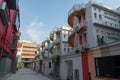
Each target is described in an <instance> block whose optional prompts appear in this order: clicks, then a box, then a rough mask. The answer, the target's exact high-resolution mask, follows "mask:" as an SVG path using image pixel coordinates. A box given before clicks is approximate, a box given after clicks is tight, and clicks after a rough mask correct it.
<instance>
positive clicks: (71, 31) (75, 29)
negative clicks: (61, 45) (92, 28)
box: [69, 21, 87, 36]
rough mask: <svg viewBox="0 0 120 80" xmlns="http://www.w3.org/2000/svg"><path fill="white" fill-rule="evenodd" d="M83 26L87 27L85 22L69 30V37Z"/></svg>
mask: <svg viewBox="0 0 120 80" xmlns="http://www.w3.org/2000/svg"><path fill="white" fill-rule="evenodd" d="M83 26H87V22H86V21H83V22H80V23H79V24H78V25H76V27H74V28H73V29H71V30H70V31H69V36H71V35H72V34H73V33H75V32H77V31H79V30H80V29H81V28H82V27H83Z"/></svg>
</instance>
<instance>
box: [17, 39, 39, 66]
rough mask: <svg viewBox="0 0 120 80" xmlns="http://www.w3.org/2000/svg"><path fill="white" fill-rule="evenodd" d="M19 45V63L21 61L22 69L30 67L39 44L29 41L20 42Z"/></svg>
mask: <svg viewBox="0 0 120 80" xmlns="http://www.w3.org/2000/svg"><path fill="white" fill-rule="evenodd" d="M18 44H19V47H20V48H19V47H18V55H21V56H20V58H21V60H20V59H18V61H19V60H20V61H21V63H22V67H30V65H31V62H32V61H33V59H34V58H35V54H36V52H37V44H36V43H34V42H31V41H27V40H20V41H19V42H18ZM20 45H21V46H20Z"/></svg>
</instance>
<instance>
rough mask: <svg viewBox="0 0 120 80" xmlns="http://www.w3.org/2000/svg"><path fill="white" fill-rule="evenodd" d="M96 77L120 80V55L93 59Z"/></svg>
mask: <svg viewBox="0 0 120 80" xmlns="http://www.w3.org/2000/svg"><path fill="white" fill-rule="evenodd" d="M95 68H96V75H97V76H100V77H108V78H117V79H120V55H117V56H109V57H100V58H95Z"/></svg>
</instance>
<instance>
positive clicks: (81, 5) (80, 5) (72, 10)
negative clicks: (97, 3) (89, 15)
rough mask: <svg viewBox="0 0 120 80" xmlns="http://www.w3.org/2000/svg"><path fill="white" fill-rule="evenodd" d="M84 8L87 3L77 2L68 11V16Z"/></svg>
mask: <svg viewBox="0 0 120 80" xmlns="http://www.w3.org/2000/svg"><path fill="white" fill-rule="evenodd" d="M82 8H85V4H75V5H74V6H73V8H72V9H71V10H70V11H69V12H68V16H70V15H71V14H72V13H73V12H75V11H78V10H81V9H82Z"/></svg>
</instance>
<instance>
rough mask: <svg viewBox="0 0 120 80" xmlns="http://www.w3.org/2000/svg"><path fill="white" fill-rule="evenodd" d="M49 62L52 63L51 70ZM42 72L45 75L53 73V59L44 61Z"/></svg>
mask: <svg viewBox="0 0 120 80" xmlns="http://www.w3.org/2000/svg"><path fill="white" fill-rule="evenodd" d="M49 62H51V68H49ZM42 72H43V73H44V74H45V75H49V74H50V73H52V72H53V63H52V60H51V59H46V60H43V63H42Z"/></svg>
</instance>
